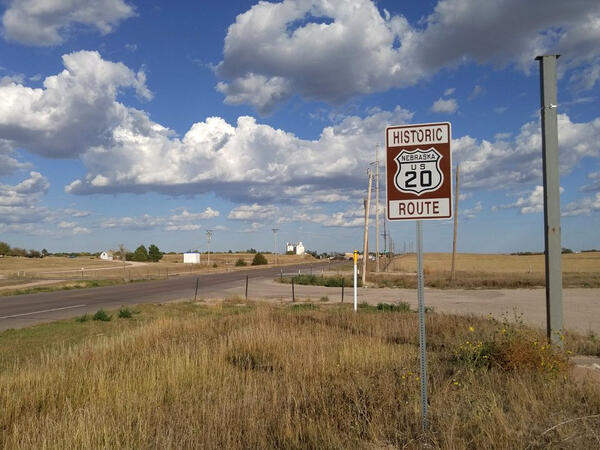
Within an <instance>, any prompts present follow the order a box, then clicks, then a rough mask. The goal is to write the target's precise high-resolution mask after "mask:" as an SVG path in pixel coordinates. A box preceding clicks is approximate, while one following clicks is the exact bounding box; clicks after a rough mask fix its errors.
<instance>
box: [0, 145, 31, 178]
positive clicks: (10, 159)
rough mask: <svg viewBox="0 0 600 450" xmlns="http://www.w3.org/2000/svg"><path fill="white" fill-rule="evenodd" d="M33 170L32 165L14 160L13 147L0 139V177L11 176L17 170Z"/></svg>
mask: <svg viewBox="0 0 600 450" xmlns="http://www.w3.org/2000/svg"><path fill="white" fill-rule="evenodd" d="M29 168H31V164H30V163H26V162H21V161H19V160H17V159H16V158H14V150H13V146H12V145H11V143H10V142H8V141H5V140H3V139H1V138H0V175H10V174H12V173H14V172H15V171H17V170H22V169H29Z"/></svg>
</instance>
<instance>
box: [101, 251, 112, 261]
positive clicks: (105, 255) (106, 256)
mask: <svg viewBox="0 0 600 450" xmlns="http://www.w3.org/2000/svg"><path fill="white" fill-rule="evenodd" d="M100 259H101V260H103V261H112V260H113V255H112V253H109V252H102V253H100Z"/></svg>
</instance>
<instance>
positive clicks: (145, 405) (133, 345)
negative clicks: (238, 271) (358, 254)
mask: <svg viewBox="0 0 600 450" xmlns="http://www.w3.org/2000/svg"><path fill="white" fill-rule="evenodd" d="M161 308H162V310H161V311H163V313H162V315H161V316H160V317H157V318H155V319H152V320H144V318H143V317H142V316H143V315H144V312H142V313H141V314H139V316H140V320H139V321H138V322H133V321H126V322H125V321H112V322H103V323H98V322H95V323H94V322H85V323H77V322H75V321H71V322H70V326H73V327H78V328H79V329H84V328H85V327H93V328H90V330H93V333H94V335H93V337H91V338H89V339H87V340H84V341H81V342H79V343H75V344H73V345H58V346H54V347H48V346H44V347H43V350H42V351H41V353H40V354H39V355H37V356H31V357H30V358H28V359H27V360H22V359H17V358H15V361H14V363H13V364H12V365H11V364H8V365H7V367H6V369H5V370H4V371H3V372H2V373H0V411H1V413H0V447H2V448H36V449H37V448H107V447H108V448H208V449H210V448H300V447H301V448H380V447H386V446H392V447H403V446H405V445H406V446H407V447H408V448H420V447H422V445H423V443H428V444H429V445H430V446H432V447H435V448H445V449H450V448H452V449H454V448H524V447H527V446H532V447H533V448H543V447H548V446H552V445H556V446H562V447H565V446H572V447H576V448H593V447H596V446H597V445H598V442H599V439H600V422H599V421H598V420H597V419H594V418H586V419H581V420H577V421H573V422H569V423H567V424H564V425H560V426H558V427H556V428H554V429H553V430H551V431H549V432H546V430H548V429H549V428H550V427H552V426H554V425H556V424H558V423H560V422H563V421H565V420H567V419H571V418H580V417H587V416H592V415H594V414H597V413H598V412H599V411H600V390H599V389H598V388H597V385H595V384H592V383H591V382H585V381H584V382H575V381H572V380H571V379H570V378H569V372H568V369H567V367H566V366H560V365H558V366H556V367H555V369H553V370H548V369H547V368H540V367H538V366H537V365H536V366H535V367H534V366H530V365H528V364H521V363H518V361H520V359H519V358H525V360H526V361H530V360H531V359H532V358H534V359H535V358H536V357H537V356H536V355H538V351H537V350H535V349H534V350H532V351H530V349H529V350H528V351H525V352H523V351H521V350H519V348H516V349H513V350H511V351H512V353H511V352H507V351H504V350H506V348H508V347H504V346H503V345H504V344H503V342H504V340H506V341H507V342H508V343H510V342H513V343H514V342H518V341H519V340H522V341H524V342H525V343H529V339H530V338H535V336H536V333H535V332H534V331H531V330H528V329H521V328H520V327H519V328H518V329H515V330H513V329H510V330H509V331H510V333H507V332H504V333H503V332H502V331H501V330H502V329H505V328H501V327H505V326H507V325H506V324H500V323H497V322H493V321H486V320H484V319H476V318H464V317H457V316H446V315H439V314H429V315H427V331H428V336H429V350H430V351H429V369H430V379H429V389H430V401H431V404H430V420H431V432H430V433H428V434H427V435H422V433H421V424H420V413H419V410H420V405H419V398H420V396H419V379H418V368H419V360H418V342H417V318H416V315H415V314H414V313H412V312H390V311H387V310H386V309H385V308H382V309H380V310H377V309H375V308H372V310H369V311H364V312H359V313H353V312H351V311H349V310H347V309H343V308H338V307H328V308H323V307H315V308H312V309H305V308H304V309H297V308H296V309H292V308H288V307H277V306H269V305H257V306H253V305H251V304H244V303H243V302H240V301H239V300H235V301H233V302H225V303H223V304H220V305H218V306H216V307H214V308H213V309H208V308H205V307H196V308H199V309H198V311H202V313H201V314H200V313H197V314H196V313H193V312H190V310H189V308H193V306H190V307H189V308H188V309H187V310H186V313H185V314H176V313H174V312H173V311H177V310H176V309H172V308H177V307H176V306H163V307H161ZM182 311H183V310H182ZM101 327H106V330H107V333H110V332H113V331H114V330H115V329H116V328H114V327H121V328H119V332H118V333H116V334H114V335H112V336H110V337H102V336H100V337H98V336H96V335H97V334H98V333H97V331H98V330H99V329H101ZM111 330H112V331H111ZM498 333H500V334H498ZM519 333H523V334H521V335H520V334H519ZM11 336H12V338H14V332H12V334H11ZM90 336H92V335H91V334H90ZM511 336H517V338H516V339H517V340H516V341H514V340H511V339H510V337H511ZM519 336H521V337H519ZM523 336H526V339H524V338H523V339H522V337H523ZM2 338H3V335H0V341H1V340H2ZM539 339H540V340H542V337H541V336H539ZM579 339H580V340H579V341H577V345H578V346H581V347H583V346H584V341H585V339H584V338H581V337H580V338H579ZM467 341H468V342H479V341H482V342H488V341H489V342H494V343H496V345H497V347H496V349H500V350H502V349H504V350H503V351H502V352H500V353H497V352H496V353H493V354H492V353H490V355H491V356H492V357H495V356H494V355H496V354H502V355H503V356H502V357H503V358H504V359H506V358H509V360H510V361H512V362H516V363H515V364H513V365H506V364H490V365H478V364H474V363H473V362H472V359H470V358H469V357H464V356H465V355H464V354H463V353H460V352H461V351H463V350H461V346H462V347H463V349H464V348H465V345H466V342H467ZM0 343H1V342H0ZM588 344H589V343H585V345H588ZM544 351H546V350H544ZM515 352H516V353H515ZM528 352H529V353H528ZM523 354H525V356H523ZM461 355H462V357H458V356H461ZM507 355H508V356H507ZM511 355H515V356H511ZM527 355H530V356H527ZM531 355H532V356H531ZM545 355H546V356H547V357H548V358H556V360H557V361H559V360H560V361H564V359H561V358H564V355H562V354H560V353H554V350H552V351H550V352H546V353H545ZM467 356H468V354H467ZM536 361H537V360H536Z"/></svg>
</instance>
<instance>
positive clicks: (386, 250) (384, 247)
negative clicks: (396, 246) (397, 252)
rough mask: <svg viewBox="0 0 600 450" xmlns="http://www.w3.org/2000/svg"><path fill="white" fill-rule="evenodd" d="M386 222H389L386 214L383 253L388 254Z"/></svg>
mask: <svg viewBox="0 0 600 450" xmlns="http://www.w3.org/2000/svg"><path fill="white" fill-rule="evenodd" d="M386 222H387V219H386V218H385V215H384V217H383V234H382V236H383V254H384V255H387V253H388V246H387V230H386V226H385V224H386Z"/></svg>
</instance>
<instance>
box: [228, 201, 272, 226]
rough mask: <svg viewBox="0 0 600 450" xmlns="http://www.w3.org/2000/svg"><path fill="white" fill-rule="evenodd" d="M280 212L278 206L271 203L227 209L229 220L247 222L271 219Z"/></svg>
mask: <svg viewBox="0 0 600 450" xmlns="http://www.w3.org/2000/svg"><path fill="white" fill-rule="evenodd" d="M279 214H280V211H279V208H277V207H276V206H273V205H259V204H258V203H254V204H252V205H240V206H237V207H235V208H233V209H232V210H231V211H229V215H228V216H227V218H228V219H229V220H245V221H248V222H258V221H260V222H264V221H266V220H271V219H274V218H275V217H277V216H278V215H279Z"/></svg>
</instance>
